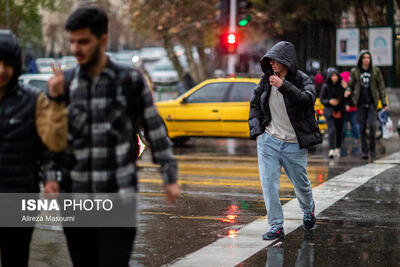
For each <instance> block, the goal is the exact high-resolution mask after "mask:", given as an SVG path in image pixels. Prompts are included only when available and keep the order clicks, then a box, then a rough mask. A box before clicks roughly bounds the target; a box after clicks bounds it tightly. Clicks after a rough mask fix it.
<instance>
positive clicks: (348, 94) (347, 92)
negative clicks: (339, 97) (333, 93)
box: [344, 90, 351, 98]
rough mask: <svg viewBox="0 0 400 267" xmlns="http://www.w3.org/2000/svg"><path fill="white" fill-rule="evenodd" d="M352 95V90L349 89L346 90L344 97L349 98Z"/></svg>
mask: <svg viewBox="0 0 400 267" xmlns="http://www.w3.org/2000/svg"><path fill="white" fill-rule="evenodd" d="M350 95H351V92H350V91H349V90H346V91H344V97H345V98H348V97H349V96H350Z"/></svg>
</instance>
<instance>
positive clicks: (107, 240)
mask: <svg viewBox="0 0 400 267" xmlns="http://www.w3.org/2000/svg"><path fill="white" fill-rule="evenodd" d="M64 233H65V236H66V238H67V244H68V249H69V253H70V256H71V259H72V263H73V265H74V267H88V266H89V267H91V266H93V267H111V266H112V267H114V266H115V267H128V266H129V259H130V256H131V253H132V248H133V242H134V239H135V235H136V228H134V227H65V228H64Z"/></svg>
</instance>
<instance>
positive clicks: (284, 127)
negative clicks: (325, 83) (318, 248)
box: [249, 42, 322, 240]
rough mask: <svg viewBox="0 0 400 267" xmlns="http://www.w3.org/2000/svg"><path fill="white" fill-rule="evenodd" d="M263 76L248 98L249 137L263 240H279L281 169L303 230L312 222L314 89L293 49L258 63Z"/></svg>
mask: <svg viewBox="0 0 400 267" xmlns="http://www.w3.org/2000/svg"><path fill="white" fill-rule="evenodd" d="M261 68H262V70H263V72H264V75H263V77H262V79H261V81H260V83H259V84H258V85H257V87H256V88H255V90H254V93H253V96H252V98H251V100H250V113H249V126H250V137H251V138H252V139H257V154H258V166H259V174H260V181H261V185H262V189H263V195H264V201H265V206H266V208H267V214H268V223H269V225H270V226H271V227H270V229H269V231H268V232H266V233H265V234H264V235H263V239H264V240H272V239H276V238H282V237H283V236H284V230H283V212H282V206H281V203H280V199H279V185H280V176H281V169H282V167H284V169H285V172H286V174H287V175H288V176H289V179H290V181H291V182H292V184H293V186H294V188H295V192H296V197H297V198H298V200H299V204H300V208H301V209H302V211H303V213H304V217H303V226H304V228H305V229H307V230H309V229H311V228H313V226H314V224H315V221H316V219H315V216H314V209H315V204H314V200H313V196H312V190H311V186H310V181H309V179H308V176H307V170H306V167H307V156H308V150H307V149H306V148H308V147H309V146H312V145H315V144H318V143H321V141H322V137H321V133H320V132H319V128H318V125H317V122H316V120H315V113H314V101H315V98H316V96H315V91H314V85H313V82H312V80H311V79H310V77H308V76H307V75H306V74H304V73H303V72H302V71H300V70H298V69H297V64H296V52H295V48H294V45H293V44H292V43H289V42H279V43H277V44H276V45H274V46H273V47H272V48H271V49H270V50H269V51H268V52H267V54H266V55H265V56H264V57H263V58H262V59H261Z"/></svg>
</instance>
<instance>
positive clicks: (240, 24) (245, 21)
mask: <svg viewBox="0 0 400 267" xmlns="http://www.w3.org/2000/svg"><path fill="white" fill-rule="evenodd" d="M247 23H249V21H248V20H247V19H242V20H241V21H239V26H246V25H247Z"/></svg>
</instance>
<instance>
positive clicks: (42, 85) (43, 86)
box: [28, 80, 47, 92]
mask: <svg viewBox="0 0 400 267" xmlns="http://www.w3.org/2000/svg"><path fill="white" fill-rule="evenodd" d="M28 84H29V85H30V86H32V87H35V88H37V89H40V91H42V92H45V91H46V90H47V81H43V80H30V81H29V83H28Z"/></svg>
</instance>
